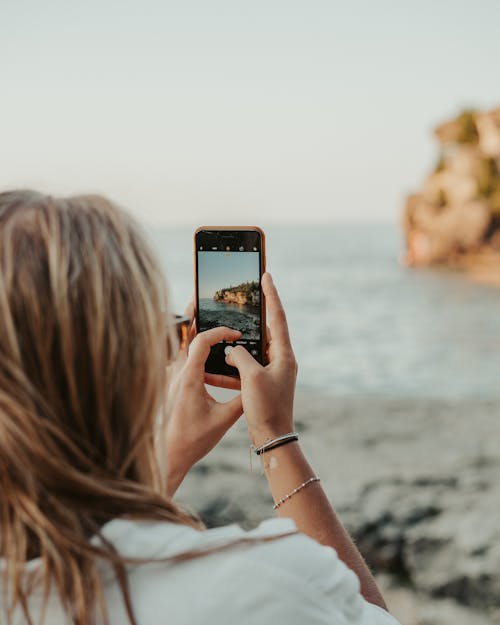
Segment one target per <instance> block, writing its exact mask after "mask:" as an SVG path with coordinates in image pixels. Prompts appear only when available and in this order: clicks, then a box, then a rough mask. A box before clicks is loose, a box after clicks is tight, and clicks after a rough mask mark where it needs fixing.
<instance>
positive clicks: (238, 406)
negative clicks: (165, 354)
mask: <svg viewBox="0 0 500 625" xmlns="http://www.w3.org/2000/svg"><path fill="white" fill-rule="evenodd" d="M240 337H241V332H239V331H237V330H231V329H230V328H226V327H223V326H221V327H219V328H213V329H211V330H207V331H206V332H200V333H199V334H198V335H197V336H196V337H195V338H194V339H193V340H192V341H191V343H190V345H189V351H187V350H184V351H183V353H182V354H181V355H180V356H179V358H178V359H177V361H176V363H175V364H174V365H172V367H173V368H174V371H172V370H171V371H169V378H170V381H169V384H170V386H169V396H168V399H169V402H168V404H169V406H168V410H169V420H168V425H167V467H168V475H167V492H168V494H169V495H170V496H172V495H173V494H174V493H175V491H176V490H177V488H178V486H179V484H180V483H181V482H182V480H183V479H184V476H185V475H186V473H187V472H188V471H189V469H190V468H191V467H192V466H193V465H194V464H195V463H196V462H198V461H199V460H201V459H202V458H203V457H204V456H206V454H208V452H209V451H211V450H212V449H213V448H214V447H215V445H217V443H218V442H219V441H220V439H221V438H222V437H223V436H224V434H225V433H226V432H227V430H228V429H229V428H230V427H231V426H232V425H233V424H234V423H235V422H236V421H237V420H238V418H239V417H240V416H241V414H242V412H243V408H242V403H241V395H240V394H238V395H237V396H236V397H234V398H233V399H231V400H230V401H228V402H225V403H219V402H217V401H216V400H215V399H214V398H213V397H212V396H211V395H210V394H209V393H208V391H207V389H206V387H205V382H208V380H207V379H206V374H205V361H206V360H207V358H208V355H209V353H210V347H211V346H212V345H215V344H216V343H218V342H219V341H236V340H237V339H239V338H240ZM218 382H219V383H220V384H219V385H220V386H233V387H235V386H239V381H238V384H237V385H236V384H232V381H231V379H230V378H228V379H227V380H226V378H225V377H224V376H221V379H220V380H218Z"/></svg>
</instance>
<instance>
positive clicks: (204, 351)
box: [188, 326, 241, 367]
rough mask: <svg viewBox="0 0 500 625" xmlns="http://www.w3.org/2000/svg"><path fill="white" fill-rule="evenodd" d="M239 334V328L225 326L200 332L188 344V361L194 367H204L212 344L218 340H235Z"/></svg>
mask: <svg viewBox="0 0 500 625" xmlns="http://www.w3.org/2000/svg"><path fill="white" fill-rule="evenodd" d="M240 336H241V332H240V331H239V330H232V329H231V328H226V327H225V326H220V327H218V328H212V329H211V330H206V331H205V332H200V333H199V334H197V335H196V337H195V338H194V339H193V341H192V342H191V345H190V346H189V354H188V362H189V363H190V364H191V365H192V366H194V367H204V365H205V361H206V360H207V358H208V355H209V354H210V348H211V347H212V345H215V344H216V343H219V342H220V341H236V340H237V339H239V338H240Z"/></svg>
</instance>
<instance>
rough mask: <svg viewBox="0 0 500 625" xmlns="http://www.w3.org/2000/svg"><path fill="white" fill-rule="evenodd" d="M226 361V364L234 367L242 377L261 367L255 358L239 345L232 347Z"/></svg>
mask: <svg viewBox="0 0 500 625" xmlns="http://www.w3.org/2000/svg"><path fill="white" fill-rule="evenodd" d="M226 362H227V364H228V365H231V366H232V367H236V368H237V369H238V371H239V372H240V376H241V377H242V378H243V377H245V375H247V374H249V373H251V372H252V371H255V370H256V369H259V368H260V367H261V365H259V363H258V362H257V361H256V360H255V358H254V357H253V356H252V355H251V354H250V353H249V352H248V351H247V350H246V349H245V348H244V347H242V346H241V345H237V346H236V347H233V349H232V350H231V351H230V352H229V354H228V355H227V356H226Z"/></svg>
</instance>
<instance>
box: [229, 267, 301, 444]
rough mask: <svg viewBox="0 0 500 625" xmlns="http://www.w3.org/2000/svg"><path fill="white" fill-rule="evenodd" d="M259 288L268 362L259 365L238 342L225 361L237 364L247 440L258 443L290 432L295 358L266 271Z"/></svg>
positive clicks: (295, 368) (273, 288) (282, 311)
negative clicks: (266, 326)
mask: <svg viewBox="0 0 500 625" xmlns="http://www.w3.org/2000/svg"><path fill="white" fill-rule="evenodd" d="M262 289H263V291H264V295H265V297H266V302H267V309H268V313H269V326H270V335H271V336H270V337H268V338H270V339H271V340H270V342H269V351H268V355H269V364H268V365H267V366H265V367H263V366H262V365H260V364H259V363H258V362H257V361H256V360H255V359H254V358H253V357H252V356H251V355H250V354H249V353H248V351H247V350H246V349H245V348H244V347H241V346H240V345H238V346H236V347H234V348H233V349H232V350H231V352H230V353H229V354H228V356H227V357H226V362H227V363H228V364H229V365H232V366H233V367H237V369H238V371H239V373H240V378H241V398H242V402H243V410H244V412H245V417H246V419H247V423H248V431H249V434H250V439H251V441H252V443H253V444H254V445H256V446H257V445H260V444H262V443H263V442H264V441H265V440H267V439H269V438H274V437H276V436H279V435H281V434H287V433H288V432H291V431H293V398H294V394H295V380H296V377H297V361H296V360H295V356H294V353H293V349H292V345H291V343H290V335H289V333H288V326H287V321H286V316H285V311H284V309H283V306H282V304H281V300H280V298H279V295H278V291H277V290H276V287H275V286H274V283H273V281H272V278H271V276H270V274H268V273H265V274H264V275H263V276H262Z"/></svg>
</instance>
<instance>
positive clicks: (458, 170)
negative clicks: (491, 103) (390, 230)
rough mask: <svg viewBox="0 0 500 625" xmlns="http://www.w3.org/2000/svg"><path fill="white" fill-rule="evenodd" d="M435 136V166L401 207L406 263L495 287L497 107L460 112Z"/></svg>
mask: <svg viewBox="0 0 500 625" xmlns="http://www.w3.org/2000/svg"><path fill="white" fill-rule="evenodd" d="M435 136H436V138H437V140H438V142H439V146H440V154H439V158H438V160H437V164H436V166H435V168H434V170H433V171H432V172H431V173H430V175H429V176H428V177H427V179H426V180H425V182H424V184H423V185H422V188H421V190H420V191H419V192H417V193H413V194H412V195H410V196H409V197H408V199H407V202H406V208H405V211H404V230H405V235H406V249H407V253H406V263H407V264H408V265H410V266H429V265H441V266H448V267H451V268H456V269H462V270H465V271H467V272H468V273H470V274H471V275H472V276H474V277H476V278H478V279H481V280H484V281H487V282H491V283H495V284H499V285H500V108H498V109H494V110H492V111H487V112H480V111H465V112H463V113H461V114H460V115H459V116H458V117H456V118H455V119H453V120H451V121H447V122H445V123H443V124H441V125H440V126H438V127H437V128H436V130H435Z"/></svg>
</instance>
